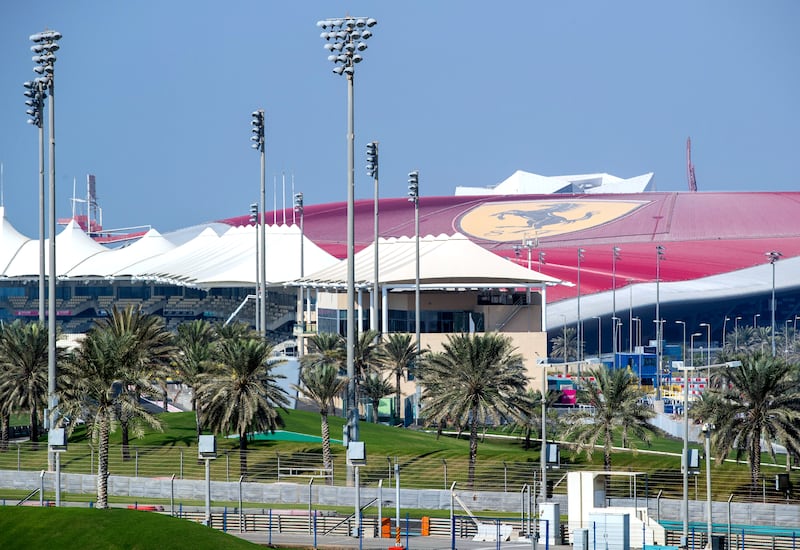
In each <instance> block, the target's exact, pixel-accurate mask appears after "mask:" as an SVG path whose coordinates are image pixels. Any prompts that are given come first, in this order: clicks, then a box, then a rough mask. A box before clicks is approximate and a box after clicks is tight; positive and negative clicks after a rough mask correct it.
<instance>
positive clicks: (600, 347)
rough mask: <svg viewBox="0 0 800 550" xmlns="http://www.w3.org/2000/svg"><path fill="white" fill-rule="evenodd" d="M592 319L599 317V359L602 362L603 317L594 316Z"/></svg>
mask: <svg viewBox="0 0 800 550" xmlns="http://www.w3.org/2000/svg"><path fill="white" fill-rule="evenodd" d="M592 319H597V359H598V360H600V361H601V362H602V360H603V351H602V349H603V340H602V335H603V332H602V330H603V318H602V317H592Z"/></svg>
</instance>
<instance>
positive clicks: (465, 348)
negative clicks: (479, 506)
mask: <svg viewBox="0 0 800 550" xmlns="http://www.w3.org/2000/svg"><path fill="white" fill-rule="evenodd" d="M443 348H444V349H443V351H441V352H438V353H430V354H427V355H426V356H425V358H424V359H423V360H422V362H421V363H420V368H419V378H418V383H419V384H421V385H422V387H423V388H424V390H423V394H422V403H423V405H424V414H425V418H426V420H427V421H428V422H429V423H433V422H436V423H440V422H444V421H446V420H448V419H449V420H452V421H454V422H455V423H457V424H459V425H462V426H469V475H468V478H469V483H470V485H471V484H472V483H473V481H474V478H475V463H476V460H477V456H478V427H479V426H480V425H486V424H490V423H495V422H497V421H499V420H503V419H508V418H516V417H518V415H519V410H520V408H521V403H520V401H521V400H522V399H523V396H524V392H525V388H526V386H527V382H528V380H527V378H526V377H525V369H524V367H523V365H522V356H521V355H520V354H518V353H516V348H514V347H513V345H512V342H511V339H510V338H508V337H507V336H503V335H502V334H497V333H486V334H459V335H450V336H448V338H447V342H446V343H444V344H443Z"/></svg>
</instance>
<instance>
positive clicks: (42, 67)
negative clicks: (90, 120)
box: [30, 30, 61, 428]
mask: <svg viewBox="0 0 800 550" xmlns="http://www.w3.org/2000/svg"><path fill="white" fill-rule="evenodd" d="M30 40H31V42H33V46H31V51H32V52H33V53H34V54H36V55H34V56H33V62H34V63H36V64H37V65H36V66H35V67H34V68H33V71H34V72H35V73H37V74H39V75H41V76H42V78H43V81H44V82H43V85H44V87H45V88H46V89H47V92H48V95H49V98H50V105H49V113H48V114H49V117H48V118H49V124H48V134H49V145H50V147H49V149H50V150H49V194H50V204H49V209H48V217H49V223H50V246H49V256H50V266H49V267H50V270H49V271H50V273H49V277H48V281H47V282H48V300H47V314H48V316H49V317H48V320H47V339H48V343H47V348H48V351H47V404H48V408H49V415H48V416H49V425H48V428H55V426H56V422H57V421H58V415H59V413H58V410H57V409H58V397H57V395H56V279H57V278H58V277H57V274H56V123H55V118H56V107H55V104H56V91H55V90H56V86H55V63H56V56H55V53H54V52H56V51H58V41H59V40H61V33H60V32H58V31H53V30H47V31H44V32H39V33H36V34H32V35H31V36H30ZM40 114H41V113H40ZM40 207H41V209H42V212H43V209H44V206H43V204H41V202H40ZM40 215H41V213H40ZM40 228H41V224H40ZM40 246H41V245H40ZM41 250H42V249H41V248H40V251H41ZM41 263H42V262H41V259H40V266H41Z"/></svg>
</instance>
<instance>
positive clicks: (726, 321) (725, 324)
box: [722, 315, 731, 351]
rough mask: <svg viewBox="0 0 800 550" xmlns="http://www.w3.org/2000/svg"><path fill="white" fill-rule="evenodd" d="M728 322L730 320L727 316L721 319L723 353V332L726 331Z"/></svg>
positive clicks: (723, 347) (723, 348)
mask: <svg viewBox="0 0 800 550" xmlns="http://www.w3.org/2000/svg"><path fill="white" fill-rule="evenodd" d="M730 320H731V318H730V317H728V316H727V315H726V316H725V317H723V318H722V350H723V351H725V331H726V330H727V327H728V321H730Z"/></svg>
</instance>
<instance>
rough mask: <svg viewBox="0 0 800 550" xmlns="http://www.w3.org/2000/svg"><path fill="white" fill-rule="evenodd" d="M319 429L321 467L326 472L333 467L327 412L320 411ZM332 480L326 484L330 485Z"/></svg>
mask: <svg viewBox="0 0 800 550" xmlns="http://www.w3.org/2000/svg"><path fill="white" fill-rule="evenodd" d="M320 429H321V430H322V465H323V467H324V468H325V469H326V470H329V469H331V468H332V467H333V460H332V459H331V432H330V427H329V426H328V411H327V410H324V409H323V410H321V411H320ZM332 483H333V479H332V478H328V484H332Z"/></svg>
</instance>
